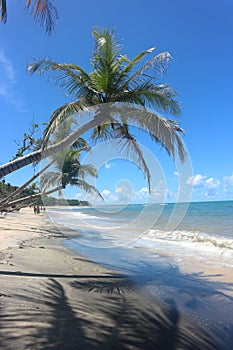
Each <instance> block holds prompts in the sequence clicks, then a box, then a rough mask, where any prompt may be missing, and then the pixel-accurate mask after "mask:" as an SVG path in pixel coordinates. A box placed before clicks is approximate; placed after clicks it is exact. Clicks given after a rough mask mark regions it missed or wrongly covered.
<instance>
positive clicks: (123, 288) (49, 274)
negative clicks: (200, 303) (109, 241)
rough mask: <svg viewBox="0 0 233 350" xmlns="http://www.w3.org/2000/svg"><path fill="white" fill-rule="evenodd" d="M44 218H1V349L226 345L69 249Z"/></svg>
mask: <svg viewBox="0 0 233 350" xmlns="http://www.w3.org/2000/svg"><path fill="white" fill-rule="evenodd" d="M45 218H46V213H44V214H40V215H34V213H33V211H32V210H30V209H23V210H21V211H20V212H18V213H12V214H8V215H7V216H6V217H4V218H1V219H0V234H1V242H0V247H1V249H0V274H1V286H0V329H1V330H0V348H2V349H4V350H8V349H9V350H10V349H13V348H14V349H16V350H23V349H26V348H31V349H32V348H33V349H36V350H38V349H45V348H49V349H70V350H71V349H76V348H77V347H78V346H79V347H80V348H83V349H93V350H94V349H155V348H159V349H164V350H167V349H169V348H172V349H200V350H201V349H206V350H207V349H209V350H214V349H215V350H216V349H219V350H220V349H224V350H225V349H228V347H227V345H226V346H225V345H224V346H223V345H222V344H221V345H219V347H216V346H217V343H218V342H217V339H216V338H215V337H214V336H213V335H212V334H211V335H210V334H208V332H207V331H205V330H204V329H203V328H202V327H200V325H197V324H195V323H194V322H193V321H191V320H190V319H189V318H188V317H187V316H186V315H185V314H184V313H181V312H180V311H179V310H178V308H177V307H176V305H174V304H173V305H172V306H168V305H166V304H164V303H162V302H161V301H158V299H157V298H156V295H155V296H153V297H152V296H151V295H150V294H149V293H148V292H147V291H146V290H143V289H142V288H141V286H140V285H139V284H138V283H136V281H135V280H134V279H131V276H129V277H128V276H125V275H123V274H119V273H116V272H114V271H112V270H111V269H108V268H106V267H103V266H101V265H99V264H95V263H93V261H92V260H89V259H88V258H85V257H83V256H81V255H79V254H76V253H74V252H72V251H71V250H70V249H68V248H66V247H64V246H63V243H62V242H63V240H64V237H63V236H61V235H60V234H59V233H58V232H57V229H55V227H54V226H53V225H52V224H51V223H48V222H46V221H45V220H44V219H45ZM229 349H230V348H229Z"/></svg>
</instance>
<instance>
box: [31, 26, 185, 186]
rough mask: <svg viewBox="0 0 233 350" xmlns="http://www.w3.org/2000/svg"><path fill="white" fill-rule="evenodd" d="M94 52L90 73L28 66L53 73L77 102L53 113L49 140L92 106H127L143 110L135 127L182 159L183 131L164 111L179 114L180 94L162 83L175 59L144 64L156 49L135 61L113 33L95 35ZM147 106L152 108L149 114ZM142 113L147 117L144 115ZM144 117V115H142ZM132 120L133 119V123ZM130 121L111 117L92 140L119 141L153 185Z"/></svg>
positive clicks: (45, 62) (45, 63)
mask: <svg viewBox="0 0 233 350" xmlns="http://www.w3.org/2000/svg"><path fill="white" fill-rule="evenodd" d="M93 37H94V42H95V49H94V53H93V57H92V60H91V66H92V70H91V72H90V73H88V72H87V71H85V70H84V69H82V68H81V67H80V66H79V65H77V64H67V63H56V62H54V61H52V60H49V59H37V60H34V62H33V63H31V64H29V65H28V70H29V72H30V73H34V72H38V73H40V74H41V73H45V72H48V71H49V72H50V73H51V78H52V79H53V80H54V82H55V83H56V84H58V85H59V86H60V87H62V88H63V89H65V90H66V93H67V94H68V95H69V96H70V97H71V98H72V99H73V101H72V102H70V103H66V104H64V105H63V106H61V107H59V108H58V109H57V110H55V111H54V113H53V114H52V116H51V118H50V122H49V124H48V127H47V128H46V131H45V141H47V140H48V137H49V135H50V134H51V133H52V132H53V131H54V130H55V129H56V127H57V126H58V125H59V124H60V123H61V122H62V121H63V120H64V119H65V118H67V117H69V116H71V115H73V114H75V113H79V112H80V111H81V110H84V109H85V108H87V107H91V106H95V105H100V104H108V103H123V104H124V106H126V105H127V106H129V108H130V107H132V106H134V107H136V108H139V113H136V114H137V117H135V118H134V121H135V123H136V124H135V123H134V125H137V126H138V127H140V128H142V129H143V130H144V131H146V132H147V133H149V135H150V136H151V137H152V139H154V140H155V141H156V142H158V143H160V144H162V146H163V147H165V149H166V150H167V151H168V153H169V154H170V155H172V156H173V157H174V156H175V152H176V149H178V154H179V156H180V158H181V159H182V160H183V159H184V157H185V150H184V146H183V143H182V140H181V138H180V137H179V132H183V130H182V129H181V128H180V127H179V124H178V122H177V121H176V120H171V119H166V118H164V117H162V116H161V115H160V113H161V112H163V113H166V114H167V113H169V114H171V115H173V116H178V115H179V114H180V106H179V102H178V101H177V96H178V95H177V92H176V91H175V90H174V89H173V88H171V87H170V86H169V85H168V84H161V83H158V79H159V77H160V76H161V75H162V73H164V71H165V70H166V66H167V64H168V62H169V60H170V58H171V56H170V54H169V53H168V52H162V53H160V54H157V55H155V56H153V57H152V58H151V59H149V60H148V61H146V62H142V61H143V59H145V57H146V56H147V55H150V54H152V53H153V51H154V48H151V49H148V50H146V51H142V52H140V53H139V54H137V55H136V56H135V57H134V58H133V59H132V60H130V59H129V58H128V57H127V56H126V55H123V54H122V53H121V51H122V48H121V46H120V45H119V44H118V42H117V41H116V40H115V36H114V31H112V30H110V29H100V30H94V31H93ZM147 108H150V109H152V111H153V112H152V113H148V110H146V109H147ZM140 111H142V113H141V114H140ZM139 114H140V116H139ZM130 120H132V116H131V119H130ZM131 129H132V128H130V123H129V118H128V119H127V117H126V115H124V116H122V117H121V119H120V120H119V118H118V119H117V120H116V119H114V118H112V117H111V118H109V119H108V120H106V121H105V122H102V123H100V124H99V125H98V126H97V127H96V128H95V130H94V131H93V134H92V136H93V138H94V139H99V138H104V139H109V138H117V139H119V141H120V142H121V145H123V147H126V148H127V152H132V153H133V154H134V161H135V162H136V163H137V164H138V165H139V166H140V167H141V168H142V170H143V171H144V174H145V176H146V177H147V179H148V184H150V174H149V169H148V168H147V165H146V163H145V161H144V158H143V154H142V151H141V150H140V147H139V145H138V143H137V141H136V139H135V137H134V136H133V135H132V133H131Z"/></svg>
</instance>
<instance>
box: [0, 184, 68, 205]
mask: <svg viewBox="0 0 233 350" xmlns="http://www.w3.org/2000/svg"><path fill="white" fill-rule="evenodd" d="M61 190H62V186H57V187H56V188H53V189H52V190H49V191H47V192H43V193H36V194H32V195H31V196H27V197H24V198H19V199H16V200H14V201H12V202H10V203H7V205H6V207H5V208H4V209H6V208H9V207H12V206H15V205H18V204H21V203H24V202H29V201H32V200H34V199H37V198H39V197H41V196H48V195H49V194H51V193H55V192H58V191H61ZM1 209H2V208H1Z"/></svg>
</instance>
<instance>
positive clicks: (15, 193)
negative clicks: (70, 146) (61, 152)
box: [0, 160, 54, 211]
mask: <svg viewBox="0 0 233 350" xmlns="http://www.w3.org/2000/svg"><path fill="white" fill-rule="evenodd" d="M53 163H54V160H53V161H52V162H50V163H49V164H47V165H46V166H45V167H44V168H43V169H41V170H40V171H38V172H37V173H36V174H35V175H33V176H32V177H31V178H30V179H29V180H28V181H27V182H25V183H24V184H23V185H22V186H20V187H19V188H17V190H15V191H14V192H13V193H11V194H10V195H9V196H7V197H6V198H4V199H3V200H2V201H1V202H0V211H1V210H2V209H3V208H5V207H6V206H7V204H8V203H9V201H10V200H11V199H12V198H14V197H16V196H17V195H19V194H20V193H21V192H22V191H23V190H24V189H25V188H26V187H27V186H28V185H29V184H30V183H32V182H33V181H34V180H35V179H36V178H37V177H39V176H40V175H41V174H42V173H43V172H44V171H46V170H47V169H48V168H49V167H50V165H52V164H53Z"/></svg>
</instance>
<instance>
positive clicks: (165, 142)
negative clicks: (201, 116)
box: [121, 107, 186, 161]
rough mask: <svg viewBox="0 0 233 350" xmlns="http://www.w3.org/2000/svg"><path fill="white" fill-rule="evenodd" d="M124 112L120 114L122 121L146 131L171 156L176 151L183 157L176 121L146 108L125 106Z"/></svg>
mask: <svg viewBox="0 0 233 350" xmlns="http://www.w3.org/2000/svg"><path fill="white" fill-rule="evenodd" d="M124 110H125V114H122V115H121V119H122V121H123V122H124V123H129V124H131V125H134V126H137V127H139V128H141V129H142V130H144V131H145V132H147V133H148V134H149V135H150V136H151V138H152V139H153V140H154V141H155V142H157V143H159V144H161V145H162V146H163V147H164V148H165V149H166V151H167V152H168V154H169V155H171V156H172V157H173V158H175V156H176V151H177V152H178V155H179V157H180V159H181V160H182V161H183V160H184V159H185V155H186V151H185V148H184V144H183V142H182V139H181V138H180V136H179V134H178V132H181V133H183V132H184V131H183V129H181V128H180V127H179V125H178V123H177V121H174V120H170V119H166V118H164V117H162V116H161V115H159V114H157V113H154V112H153V113H152V112H148V111H147V110H143V109H141V110H139V109H136V108H129V107H127V109H126V107H125V109H124Z"/></svg>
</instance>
